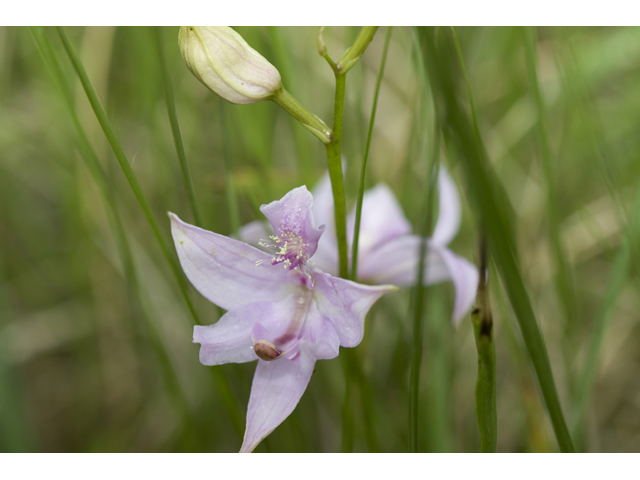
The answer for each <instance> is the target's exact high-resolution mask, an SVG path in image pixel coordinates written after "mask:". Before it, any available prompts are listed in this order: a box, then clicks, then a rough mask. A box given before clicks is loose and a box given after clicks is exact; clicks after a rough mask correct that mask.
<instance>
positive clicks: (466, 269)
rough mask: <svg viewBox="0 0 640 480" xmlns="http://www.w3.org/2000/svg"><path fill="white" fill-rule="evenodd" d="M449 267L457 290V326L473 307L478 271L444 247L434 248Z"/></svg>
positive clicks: (454, 318) (454, 311)
mask: <svg viewBox="0 0 640 480" xmlns="http://www.w3.org/2000/svg"><path fill="white" fill-rule="evenodd" d="M433 249H434V250H435V251H436V253H437V254H438V255H440V257H441V258H442V260H443V261H444V263H445V264H446V265H447V268H448V270H449V274H450V276H451V280H452V281H453V285H454V286H455V289H456V299H455V303H454V306H453V323H454V324H455V325H457V324H458V323H460V320H462V317H464V315H465V314H466V313H467V311H468V310H469V309H470V308H471V306H472V305H473V302H474V301H475V298H476V290H477V288H478V279H479V278H480V277H479V275H478V269H477V268H476V267H475V266H474V265H473V264H471V263H470V262H469V261H468V260H466V259H465V258H462V257H460V256H458V255H456V254H455V253H453V252H452V251H451V250H449V249H447V248H444V247H433Z"/></svg>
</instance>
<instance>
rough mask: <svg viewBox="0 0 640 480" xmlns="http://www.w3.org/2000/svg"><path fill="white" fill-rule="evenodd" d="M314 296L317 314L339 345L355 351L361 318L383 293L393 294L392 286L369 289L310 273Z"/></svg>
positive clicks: (371, 287) (335, 278)
mask: <svg viewBox="0 0 640 480" xmlns="http://www.w3.org/2000/svg"><path fill="white" fill-rule="evenodd" d="M314 280H315V284H314V288H315V289H314V295H313V298H314V300H315V301H316V303H317V306H318V312H319V313H320V315H321V316H323V317H324V318H326V319H327V320H329V321H330V322H331V323H332V324H333V326H334V328H335V330H336V333H337V334H338V338H339V339H340V345H341V346H343V347H355V346H356V345H358V344H359V343H360V341H361V340H362V336H363V335H364V317H365V315H366V314H367V312H368V311H369V309H370V308H371V305H373V304H374V303H375V301H376V300H378V299H379V298H380V297H381V296H382V295H384V294H385V293H389V292H392V291H394V290H397V289H398V288H397V287H394V286H393V285H380V286H370V285H361V284H359V283H355V282H351V281H349V280H344V279H342V278H338V277H332V276H331V275H328V274H326V273H324V272H321V271H316V272H314Z"/></svg>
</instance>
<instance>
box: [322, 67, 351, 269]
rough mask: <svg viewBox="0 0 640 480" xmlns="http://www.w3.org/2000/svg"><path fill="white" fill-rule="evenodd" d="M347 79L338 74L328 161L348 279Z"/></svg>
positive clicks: (342, 263) (343, 266) (341, 254)
mask: <svg viewBox="0 0 640 480" xmlns="http://www.w3.org/2000/svg"><path fill="white" fill-rule="evenodd" d="M346 80H347V77H346V76H345V75H343V74H339V73H336V99H335V110H334V114H333V135H332V137H333V138H332V139H331V142H330V143H328V144H327V145H326V147H327V161H328V163H329V177H330V178H331V189H332V191H333V205H334V209H335V220H336V235H337V237H338V255H339V265H338V271H339V272H340V276H341V277H342V278H348V268H349V267H348V260H347V207H346V199H345V194H344V180H343V178H342V161H341V158H340V146H341V141H342V116H343V113H344V93H345V85H346Z"/></svg>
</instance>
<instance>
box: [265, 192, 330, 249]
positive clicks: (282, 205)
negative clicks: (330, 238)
mask: <svg viewBox="0 0 640 480" xmlns="http://www.w3.org/2000/svg"><path fill="white" fill-rule="evenodd" d="M312 205H313V196H312V195H311V192H309V190H307V187H305V186H304V185H303V186H302V187H298V188H294V189H293V190H291V191H290V192H289V193H287V194H286V195H285V196H284V197H282V198H281V199H280V200H276V201H273V202H271V203H269V204H267V205H262V206H261V207H260V211H261V212H262V213H263V214H264V216H265V217H267V220H269V223H270V224H271V226H272V227H273V231H274V232H275V234H276V236H278V237H280V238H282V239H286V238H287V237H288V236H289V235H295V236H297V237H299V238H300V239H301V240H302V242H304V245H305V251H306V253H307V254H308V256H309V257H311V256H312V255H313V254H314V253H315V252H316V249H317V248H318V240H319V239H320V236H321V235H322V232H323V231H324V228H325V227H324V225H321V226H320V227H317V226H316V223H315V221H314V218H313V212H312V211H311V207H312Z"/></svg>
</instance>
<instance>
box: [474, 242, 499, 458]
mask: <svg viewBox="0 0 640 480" xmlns="http://www.w3.org/2000/svg"><path fill="white" fill-rule="evenodd" d="M479 243H480V249H479V250H480V268H479V269H478V270H479V272H480V276H479V280H478V292H477V294H476V304H477V307H476V308H474V309H473V312H472V313H471V320H472V322H473V333H474V336H475V339H476V349H477V350H478V379H477V381H476V415H477V417H478V429H479V430H480V451H481V452H482V453H495V451H496V443H497V440H498V412H497V407H496V344H495V341H494V335H493V318H492V315H491V307H490V305H489V289H488V288H487V282H486V279H487V247H486V243H485V239H484V233H481V234H480V241H479Z"/></svg>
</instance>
